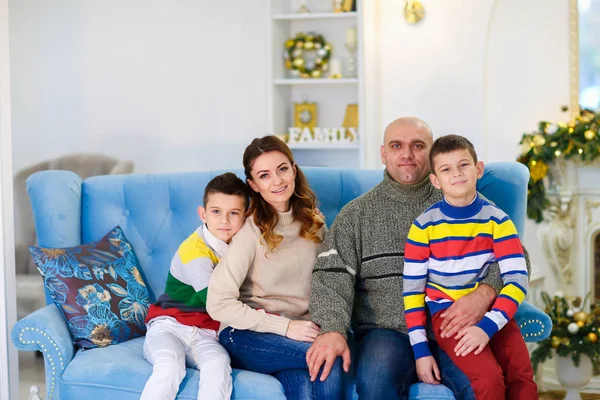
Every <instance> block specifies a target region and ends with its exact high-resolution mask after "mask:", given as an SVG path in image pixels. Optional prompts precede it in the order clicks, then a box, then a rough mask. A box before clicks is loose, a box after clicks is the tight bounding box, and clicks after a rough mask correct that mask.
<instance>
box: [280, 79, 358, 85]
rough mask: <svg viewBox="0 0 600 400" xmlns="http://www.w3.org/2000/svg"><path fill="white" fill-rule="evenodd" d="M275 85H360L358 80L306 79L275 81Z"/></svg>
mask: <svg viewBox="0 0 600 400" xmlns="http://www.w3.org/2000/svg"><path fill="white" fill-rule="evenodd" d="M273 83H274V84H275V85H353V84H357V83H358V78H339V79H334V78H306V79H301V78H300V79H294V78H284V79H275V81H274V82H273Z"/></svg>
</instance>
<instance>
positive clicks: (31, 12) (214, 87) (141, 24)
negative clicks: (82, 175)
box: [9, 0, 267, 172]
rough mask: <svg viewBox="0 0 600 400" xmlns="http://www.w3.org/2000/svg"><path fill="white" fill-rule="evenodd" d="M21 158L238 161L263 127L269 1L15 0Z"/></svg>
mask: <svg viewBox="0 0 600 400" xmlns="http://www.w3.org/2000/svg"><path fill="white" fill-rule="evenodd" d="M9 4H10V9H9V11H10V44H11V48H10V50H11V70H12V76H11V78H12V83H13V97H12V102H13V107H12V108H13V132H14V157H13V158H14V167H15V168H14V170H15V171H18V170H19V169H20V168H22V167H25V166H27V165H29V164H31V163H34V162H37V161H40V160H42V159H48V158H54V157H56V156H57V155H60V154H66V153H72V152H92V151H93V152H100V153H105V154H109V155H113V156H115V157H119V158H125V159H131V160H133V161H134V162H135V164H136V171H137V172H166V171H169V172H172V171H191V170H198V169H212V168H239V167H241V155H242V152H243V149H244V147H245V146H246V145H247V144H248V143H249V142H250V140H251V139H252V138H253V137H256V136H262V135H264V134H266V126H267V110H266V109H265V105H266V90H265V89H266V78H267V76H266V59H267V49H266V46H265V43H266V24H265V20H266V2H265V1H262V0H244V1H235V2H231V1H214V0H201V1H198V0H179V1H159V0H128V1H120V0H103V1H92V0H64V1H60V2H56V1H51V2H48V1H44V0H9Z"/></svg>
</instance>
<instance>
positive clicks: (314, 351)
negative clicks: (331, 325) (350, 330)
mask: <svg viewBox="0 0 600 400" xmlns="http://www.w3.org/2000/svg"><path fill="white" fill-rule="evenodd" d="M338 356H341V357H342V358H343V360H344V371H346V372H348V370H349V369H350V348H349V347H348V343H347V342H346V339H344V337H343V336H342V335H341V334H340V333H338V332H328V333H324V334H323V335H321V336H319V337H317V339H316V340H315V342H314V343H313V344H312V346H310V349H308V351H307V352H306V364H307V365H308V373H309V374H310V380H311V382H314V381H315V379H317V375H318V374H319V370H320V369H321V366H322V365H323V363H325V367H323V373H322V374H321V382H323V381H324V380H325V379H327V377H328V376H329V373H330V372H331V368H333V363H335V360H336V358H338Z"/></svg>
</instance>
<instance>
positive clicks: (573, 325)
mask: <svg viewBox="0 0 600 400" xmlns="http://www.w3.org/2000/svg"><path fill="white" fill-rule="evenodd" d="M567 330H568V331H569V333H570V334H571V335H574V334H576V333H577V332H579V327H578V326H577V324H576V323H575V322H571V323H570V324H569V326H567Z"/></svg>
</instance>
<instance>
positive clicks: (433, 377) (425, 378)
mask: <svg viewBox="0 0 600 400" xmlns="http://www.w3.org/2000/svg"><path fill="white" fill-rule="evenodd" d="M417 376H418V377H419V379H420V380H421V382H425V383H431V384H433V385H439V384H440V380H441V378H440V369H439V368H438V366H437V363H436V362H435V358H433V356H427V357H421V358H419V359H418V360H417Z"/></svg>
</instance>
